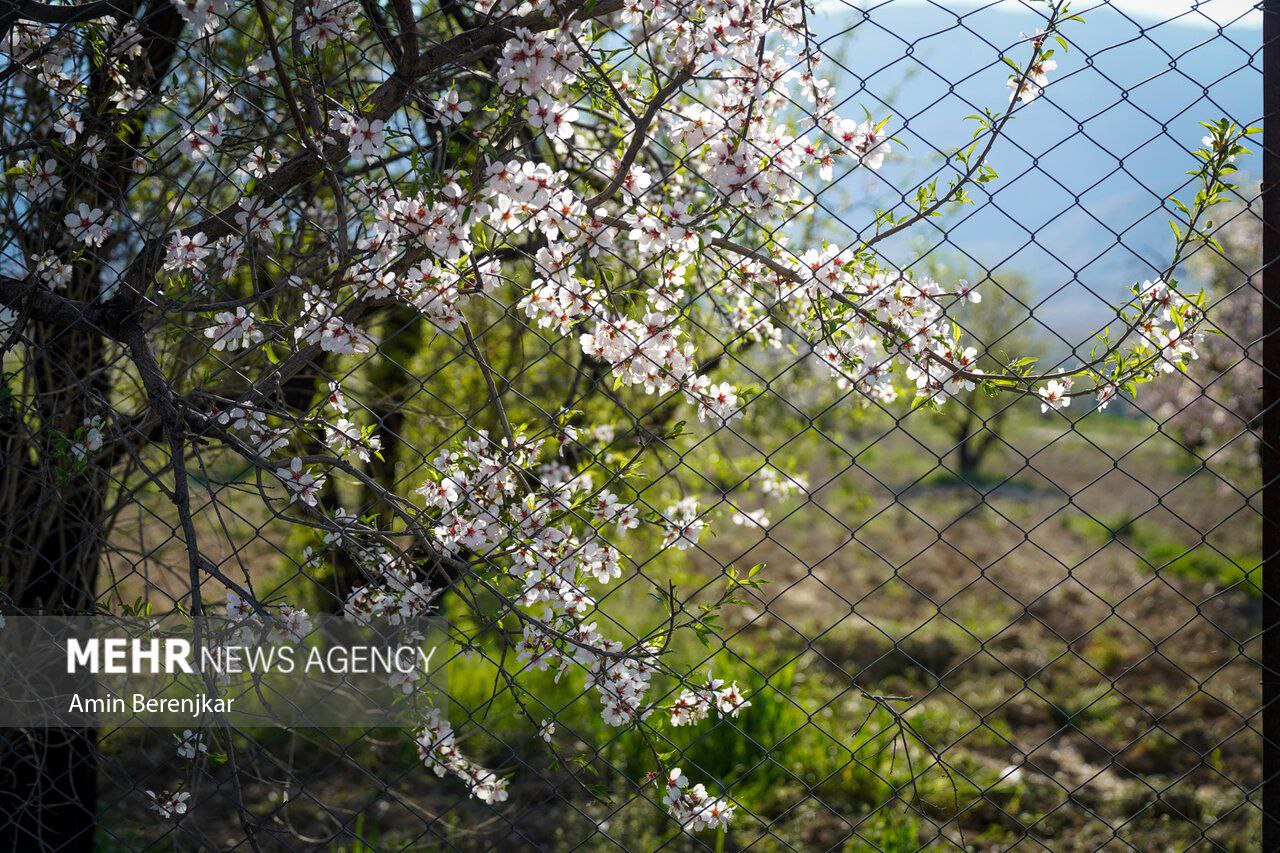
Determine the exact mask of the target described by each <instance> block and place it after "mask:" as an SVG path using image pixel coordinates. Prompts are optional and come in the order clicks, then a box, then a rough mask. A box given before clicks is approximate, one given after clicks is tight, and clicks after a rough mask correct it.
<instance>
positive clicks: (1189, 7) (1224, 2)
mask: <svg viewBox="0 0 1280 853" xmlns="http://www.w3.org/2000/svg"><path fill="white" fill-rule="evenodd" d="M1103 5H1110V6H1113V7H1115V8H1116V9H1117V10H1119V11H1121V12H1123V13H1125V14H1126V15H1129V16H1130V17H1132V18H1134V19H1136V20H1138V21H1140V22H1142V23H1158V22H1163V21H1169V22H1170V24H1171V25H1172V26H1186V27H1196V28H1199V29H1216V28H1217V27H1219V26H1227V25H1230V26H1231V28H1232V29H1236V28H1240V29H1261V28H1262V12H1261V11H1260V10H1259V9H1257V8H1256V6H1257V0H1110V2H1109V3H1104V2H1101V0H1079V2H1077V3H1074V4H1072V11H1073V12H1076V13H1079V14H1082V15H1085V16H1086V18H1087V16H1088V14H1089V13H1090V12H1091V11H1092V12H1094V13H1097V12H1100V11H1102V10H1101V8H1100V7H1101V6H1103ZM850 6H853V7H856V8H863V9H878V8H884V9H889V8H899V7H907V6H933V7H934V8H937V7H939V6H941V7H942V8H944V9H955V10H957V11H960V10H965V9H988V8H997V9H1000V10H1001V11H1009V12H1029V11H1030V9H1029V7H1028V4H1027V3H1026V2H1025V0H819V2H818V11H819V12H824V13H836V12H838V11H839V10H841V9H848V8H849V7H850Z"/></svg>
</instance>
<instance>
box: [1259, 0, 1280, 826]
mask: <svg viewBox="0 0 1280 853" xmlns="http://www.w3.org/2000/svg"><path fill="white" fill-rule="evenodd" d="M1262 20H1263V24H1262V45H1263V49H1262V91H1263V95H1262V101H1263V120H1264V121H1263V124H1264V131H1263V132H1264V136H1263V143H1264V144H1263V154H1262V218H1263V237H1262V293H1263V304H1262V328H1263V344H1262V410H1263V416H1262V442H1261V453H1262V516H1263V521H1262V556H1263V565H1264V566H1265V568H1264V570H1263V574H1262V585H1263V604H1262V679H1263V684H1262V735H1263V738H1262V849H1263V850H1268V851H1270V850H1280V563H1276V562H1275V559H1274V558H1275V557H1276V555H1277V554H1280V0H1264V2H1263V19H1262Z"/></svg>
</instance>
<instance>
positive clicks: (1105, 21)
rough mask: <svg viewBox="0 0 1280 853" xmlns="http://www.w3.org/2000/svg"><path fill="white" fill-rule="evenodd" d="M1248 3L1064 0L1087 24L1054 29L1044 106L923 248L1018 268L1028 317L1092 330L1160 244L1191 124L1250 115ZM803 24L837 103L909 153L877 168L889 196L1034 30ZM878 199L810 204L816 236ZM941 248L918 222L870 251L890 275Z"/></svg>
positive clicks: (861, 2)
mask: <svg viewBox="0 0 1280 853" xmlns="http://www.w3.org/2000/svg"><path fill="white" fill-rule="evenodd" d="M1252 6H1253V3H1251V2H1247V1H1246V0H1209V2H1205V3H1199V4H1197V3H1195V2H1192V0H1118V1H1117V2H1114V3H1112V4H1110V5H1107V6H1099V5H1098V3H1097V0H1079V2H1076V3H1073V4H1072V8H1073V10H1074V11H1078V12H1080V13H1082V14H1083V15H1084V18H1085V22H1084V23H1083V24H1068V25H1066V28H1065V30H1064V35H1066V36H1067V37H1068V39H1069V41H1070V42H1071V50H1070V51H1069V52H1068V53H1066V54H1063V53H1062V52H1061V51H1058V53H1057V55H1056V56H1055V57H1054V58H1055V59H1056V60H1057V61H1058V63H1059V68H1058V70H1057V71H1056V72H1055V73H1054V74H1053V75H1052V77H1053V81H1052V83H1051V85H1050V86H1049V87H1048V89H1047V90H1046V93H1045V96H1044V97H1043V98H1041V99H1039V100H1037V101H1035V102H1033V103H1032V104H1031V105H1029V106H1027V107H1025V108H1023V109H1020V110H1019V114H1018V116H1017V117H1016V118H1015V120H1014V121H1013V122H1011V124H1010V125H1009V131H1008V134H1007V138H1006V139H1004V140H1002V141H1001V142H1000V143H999V144H998V145H997V147H996V149H995V150H994V152H993V157H992V162H993V164H994V165H995V166H996V167H997V168H998V170H999V172H1000V180H999V181H998V182H997V183H996V184H994V185H992V186H991V190H992V192H993V193H994V195H993V196H992V198H991V201H990V203H986V204H981V205H980V206H977V207H965V208H961V209H958V210H953V211H952V212H951V213H949V214H948V216H947V217H945V218H944V219H941V220H937V225H938V226H940V227H941V228H943V229H946V231H947V233H946V236H945V242H941V247H940V248H939V249H936V250H935V251H940V252H943V253H944V256H945V257H949V258H953V259H954V260H956V261H959V262H963V263H968V264H970V265H973V264H976V265H978V266H979V267H982V268H986V269H994V270H997V271H998V270H1001V269H1013V270H1018V271H1020V272H1022V273H1024V274H1026V275H1028V276H1029V277H1030V278H1031V279H1032V280H1033V282H1034V286H1035V289H1036V294H1037V297H1038V298H1039V299H1040V300H1041V301H1042V302H1041V305H1040V306H1039V307H1037V309H1036V314H1037V316H1038V317H1043V319H1044V322H1045V324H1046V325H1047V326H1049V327H1052V328H1053V329H1055V330H1057V331H1059V332H1061V333H1065V334H1066V335H1067V336H1068V337H1069V338H1071V339H1072V340H1073V341H1078V340H1079V339H1080V338H1081V337H1082V336H1083V335H1086V334H1087V333H1088V332H1089V331H1090V330H1091V329H1093V328H1095V327H1096V325H1097V324H1098V323H1099V322H1105V321H1106V318H1107V309H1106V305H1105V304H1104V301H1103V300H1106V301H1107V302H1114V301H1116V300H1117V299H1121V298H1123V295H1124V293H1125V290H1126V288H1127V287H1128V285H1129V284H1131V283H1132V282H1133V281H1135V280H1141V279H1145V278H1149V277H1152V276H1153V275H1154V274H1155V272H1156V270H1158V269H1159V268H1160V267H1161V266H1163V261H1162V258H1166V257H1167V255H1168V253H1169V251H1170V248H1171V245H1172V240H1173V237H1172V232H1171V231H1170V230H1169V226H1168V224H1167V222H1168V219H1169V216H1168V214H1166V213H1164V212H1161V211H1160V210H1159V206H1160V204H1161V203H1162V200H1163V198H1164V197H1165V196H1167V195H1169V194H1170V193H1174V192H1175V191H1177V190H1178V188H1179V186H1180V184H1182V182H1183V181H1185V180H1186V179H1187V178H1186V176H1185V174H1184V173H1185V172H1186V171H1187V170H1188V169H1190V168H1193V167H1194V165H1195V161H1193V160H1192V159H1191V157H1190V156H1189V154H1188V153H1187V152H1188V149H1192V148H1196V147H1198V146H1199V144H1200V138H1201V137H1202V136H1203V135H1204V131H1203V129H1202V128H1200V127H1199V126H1198V122H1199V121H1201V120H1203V119H1216V118H1219V117H1223V116H1226V117H1229V118H1233V119H1235V120H1236V121H1238V122H1241V123H1245V122H1249V123H1257V120H1258V118H1259V116H1260V114H1261V112H1262V75H1261V65H1262V63H1261V56H1260V54H1259V48H1260V44H1261V20H1260V18H1261V15H1260V13H1258V12H1257V11H1256V10H1253V9H1252ZM818 15H819V17H818V19H817V20H816V21H813V22H812V24H813V27H814V29H815V30H816V31H817V32H818V33H821V34H822V35H823V37H824V39H825V42H824V46H823V47H824V51H825V52H827V53H828V54H829V55H831V56H833V57H840V58H841V61H840V65H841V67H840V68H839V69H836V68H828V76H831V77H832V78H833V79H834V80H835V82H836V85H837V86H838V88H839V95H840V97H841V98H847V99H848V103H847V104H846V105H845V106H844V107H842V108H841V112H842V114H844V115H849V116H858V115H860V113H861V107H864V106H865V107H866V108H867V109H869V110H870V111H871V112H872V114H874V115H876V116H883V115H885V114H887V113H890V112H891V113H893V114H894V116H895V118H894V120H893V121H892V122H891V124H890V128H891V130H892V132H893V133H894V134H895V135H896V136H898V137H899V138H901V139H902V141H903V142H904V143H906V146H907V150H906V152H899V153H900V155H901V156H898V157H895V158H894V160H893V162H892V164H891V165H887V166H886V168H885V170H884V172H883V176H884V177H885V178H887V179H888V181H890V182H892V184H893V185H894V186H896V187H899V188H901V187H903V186H907V185H908V184H909V182H910V181H911V179H912V178H913V177H917V178H918V177H919V176H922V175H924V174H927V173H928V171H929V170H930V169H931V168H933V167H934V166H936V164H937V163H938V154H937V150H939V149H940V150H947V151H950V150H954V148H955V147H956V146H957V145H958V144H961V143H963V142H964V141H966V140H967V139H968V138H969V137H970V135H971V132H972V125H970V124H967V123H966V122H965V120H964V119H965V116H967V115H970V114H972V113H974V112H975V111H976V110H975V107H991V108H994V109H1003V108H1004V105H1005V103H1006V102H1007V92H1008V90H1007V89H1006V88H1005V81H1006V79H1007V77H1008V75H1009V68H1008V66H1006V65H1004V64H1003V63H1002V62H1000V58H999V57H1000V52H1001V50H1003V49H1005V48H1008V47H1009V46H1010V45H1012V44H1014V43H1015V42H1016V41H1018V39H1019V35H1020V33H1023V32H1026V33H1030V32H1032V31H1033V30H1034V29H1036V27H1037V22H1038V21H1041V20H1042V19H1041V18H1038V17H1037V16H1036V14H1035V13H1033V12H1032V11H1031V7H1030V4H1027V3H1025V2H1022V0H986V2H979V0H973V2H968V1H967V0H946V2H944V0H937V2H933V0H888V2H886V0H852V2H849V0H822V2H821V3H820V5H819V7H818ZM1219 27H1222V31H1221V35H1220V34H1219V30H1218V28H1219ZM1027 53H1028V48H1027V47H1026V46H1021V47H1019V48H1017V49H1015V50H1013V51H1011V52H1010V55H1011V56H1014V57H1016V58H1018V59H1019V60H1023V61H1024V59H1025V55H1026V54H1027ZM949 84H954V86H953V87H952V88H951V90H950V91H949V90H948V86H949ZM1240 165H1241V167H1242V172H1244V173H1245V175H1244V176H1242V177H1243V180H1242V181H1241V183H1242V184H1247V183H1248V182H1249V180H1251V179H1252V178H1251V175H1253V174H1256V172H1257V171H1258V169H1259V168H1260V166H1259V163H1258V162H1257V159H1256V156H1255V157H1251V158H1248V159H1246V160H1244V161H1242V162H1241V164H1240ZM890 192H891V188H890V186H889V185H888V184H887V183H886V182H885V181H883V180H881V179H879V178H877V177H873V176H869V175H865V174H860V173H855V174H853V175H850V176H849V177H848V178H847V179H846V180H844V181H842V182H840V185H839V192H837V193H834V194H830V195H828V194H823V195H822V196H820V201H821V202H823V203H824V204H825V205H826V208H827V210H826V214H825V215H824V217H823V218H824V220H826V222H827V224H828V225H829V228H828V229H827V230H826V231H824V236H826V237H828V239H832V240H833V241H840V242H845V243H847V242H850V241H851V239H852V234H853V233H854V231H855V230H856V229H858V228H863V227H865V226H866V223H868V222H869V221H870V216H869V211H871V210H873V209H874V208H875V207H877V206H883V205H884V204H885V203H886V201H887V200H888V199H889V198H891V197H892V196H891V195H889V193H890ZM1183 195H1184V196H1186V197H1187V198H1188V200H1189V197H1190V195H1189V193H1186V192H1184V193H1183ZM979 201H981V199H979ZM841 223H845V224H847V226H848V227H845V226H844V225H842V224H841ZM943 240H944V237H943V235H942V233H941V232H940V231H939V230H937V229H935V228H932V227H929V226H924V227H918V228H917V229H916V230H915V232H914V233H913V235H912V236H911V237H909V238H906V239H899V240H896V241H894V242H893V243H892V245H889V246H888V247H887V249H886V252H887V254H888V255H889V256H890V257H891V258H892V259H893V260H894V261H895V262H896V263H899V264H903V265H906V264H910V263H911V262H912V261H915V260H916V259H918V258H919V257H921V256H922V255H923V254H925V253H926V252H928V251H930V250H931V249H932V248H933V247H934V246H937V245H939V243H940V241H943ZM965 255H967V256H968V258H965V257H964V256H965ZM1090 291H1093V293H1096V294H1097V296H1095V295H1092V294H1091V293H1090Z"/></svg>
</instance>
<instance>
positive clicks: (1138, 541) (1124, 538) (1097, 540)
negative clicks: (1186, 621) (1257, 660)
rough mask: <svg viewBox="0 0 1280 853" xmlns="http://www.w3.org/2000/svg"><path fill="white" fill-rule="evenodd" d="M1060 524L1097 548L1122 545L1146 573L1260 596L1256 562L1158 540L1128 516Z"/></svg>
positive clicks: (1153, 530) (1150, 527)
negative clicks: (1109, 544)
mask: <svg viewBox="0 0 1280 853" xmlns="http://www.w3.org/2000/svg"><path fill="white" fill-rule="evenodd" d="M1062 523H1063V525H1064V526H1065V527H1066V528H1067V529H1068V530H1070V531H1071V532H1072V533H1075V534H1076V535H1078V536H1080V537H1081V538H1083V539H1085V540H1086V541H1088V542H1090V543H1093V544H1095V545H1097V546H1099V547H1101V546H1103V545H1106V544H1107V543H1108V542H1111V541H1113V540H1114V541H1116V542H1122V543H1124V544H1125V545H1126V546H1128V547H1129V549H1130V550H1132V551H1133V554H1134V559H1135V560H1136V561H1138V562H1139V565H1140V567H1141V568H1142V569H1144V570H1146V571H1153V572H1156V573H1158V574H1161V575H1175V576H1177V577H1182V578H1186V579H1188V580H1192V581H1197V582H1199V583H1207V584H1211V585H1213V586H1215V587H1218V588H1220V589H1228V588H1232V589H1236V590H1239V591H1241V592H1243V593H1244V594H1245V595H1247V596H1249V597H1250V598H1258V597H1260V596H1261V595H1262V564H1261V562H1260V561H1259V560H1258V559H1257V558H1250V557H1236V558H1232V557H1228V556H1227V555H1225V554H1223V553H1221V552H1220V551H1218V550H1217V549H1216V548H1214V547H1213V546H1211V545H1209V544H1207V543H1201V544H1198V545H1193V546H1191V547H1186V546H1184V545H1182V544H1179V543H1177V542H1173V541H1170V540H1168V539H1164V538H1162V537H1161V535H1160V533H1159V531H1158V528H1157V525H1154V524H1148V523H1143V522H1142V521H1141V520H1140V519H1134V518H1132V517H1128V516H1121V517H1116V518H1111V519H1103V520H1095V519H1093V518H1091V517H1089V516H1087V515H1069V516H1066V517H1064V518H1063V522H1062Z"/></svg>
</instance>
